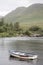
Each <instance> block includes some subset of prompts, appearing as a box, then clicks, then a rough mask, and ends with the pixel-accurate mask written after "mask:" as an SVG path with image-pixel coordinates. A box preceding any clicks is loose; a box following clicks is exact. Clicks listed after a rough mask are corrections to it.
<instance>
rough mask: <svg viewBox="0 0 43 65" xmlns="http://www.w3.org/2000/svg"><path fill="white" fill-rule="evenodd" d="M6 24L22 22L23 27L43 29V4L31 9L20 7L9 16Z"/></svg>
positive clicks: (30, 7)
mask: <svg viewBox="0 0 43 65" xmlns="http://www.w3.org/2000/svg"><path fill="white" fill-rule="evenodd" d="M4 20H5V22H9V23H10V22H13V23H14V22H20V25H21V26H24V27H25V26H26V25H27V27H28V26H31V25H39V26H40V27H43V4H40V3H36V4H32V5H31V6H29V7H18V8H16V10H13V11H12V12H10V13H9V14H7V15H6V16H5V18H4Z"/></svg>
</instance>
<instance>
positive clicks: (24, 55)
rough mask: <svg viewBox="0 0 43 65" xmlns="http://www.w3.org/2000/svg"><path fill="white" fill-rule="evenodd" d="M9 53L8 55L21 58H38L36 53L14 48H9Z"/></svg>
mask: <svg viewBox="0 0 43 65" xmlns="http://www.w3.org/2000/svg"><path fill="white" fill-rule="evenodd" d="M9 54H10V57H14V58H18V59H21V60H34V59H37V58H38V55H34V54H31V53H26V52H20V51H14V50H9Z"/></svg>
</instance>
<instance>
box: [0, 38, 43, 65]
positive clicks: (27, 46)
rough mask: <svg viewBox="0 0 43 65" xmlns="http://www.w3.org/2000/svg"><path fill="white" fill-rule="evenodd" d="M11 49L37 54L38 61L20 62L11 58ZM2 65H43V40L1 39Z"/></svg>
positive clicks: (0, 58)
mask: <svg viewBox="0 0 43 65" xmlns="http://www.w3.org/2000/svg"><path fill="white" fill-rule="evenodd" d="M9 49H14V50H20V51H25V52H32V53H35V54H37V55H38V59H37V60H33V61H20V60H18V59H13V58H10V57H9V52H8V51H9ZM0 65H43V38H33V37H32V38H26V37H24V38H18V37H17V38H0Z"/></svg>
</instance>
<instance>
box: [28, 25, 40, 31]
mask: <svg viewBox="0 0 43 65" xmlns="http://www.w3.org/2000/svg"><path fill="white" fill-rule="evenodd" d="M39 29H40V28H39V27H38V26H32V27H30V28H29V30H30V31H38V30H39Z"/></svg>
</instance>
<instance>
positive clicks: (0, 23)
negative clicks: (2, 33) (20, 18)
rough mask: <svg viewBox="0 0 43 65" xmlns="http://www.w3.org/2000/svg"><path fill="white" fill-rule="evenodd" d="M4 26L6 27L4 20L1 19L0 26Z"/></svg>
mask: <svg viewBox="0 0 43 65" xmlns="http://www.w3.org/2000/svg"><path fill="white" fill-rule="evenodd" d="M3 25H4V19H3V18H1V19H0V26H3Z"/></svg>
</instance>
